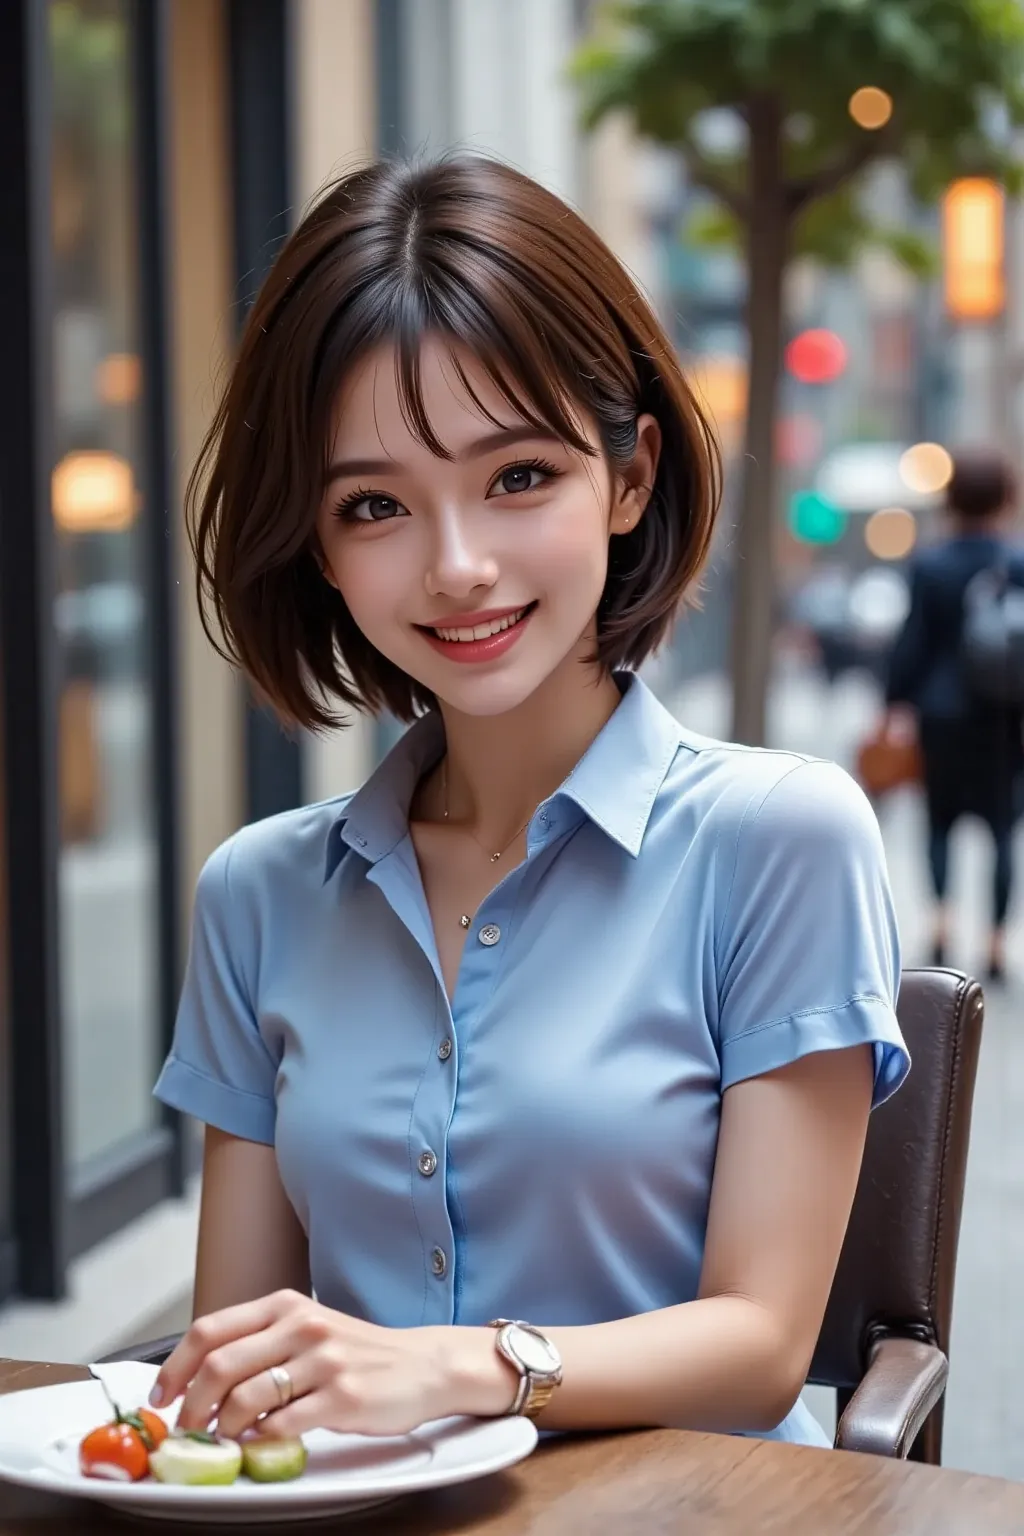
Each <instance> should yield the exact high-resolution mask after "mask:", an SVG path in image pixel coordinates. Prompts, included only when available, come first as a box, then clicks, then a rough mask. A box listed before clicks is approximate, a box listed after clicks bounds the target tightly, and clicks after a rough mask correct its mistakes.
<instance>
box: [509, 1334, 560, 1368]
mask: <svg viewBox="0 0 1024 1536" xmlns="http://www.w3.org/2000/svg"><path fill="white" fill-rule="evenodd" d="M506 1337H507V1338H508V1342H509V1346H510V1348H511V1349H512V1350H514V1352H515V1354H516V1356H517V1357H518V1359H519V1360H521V1361H522V1363H523V1365H524V1366H525V1367H526V1369H527V1370H528V1371H535V1372H536V1373H537V1374H538V1375H539V1376H548V1375H550V1374H551V1372H552V1371H557V1370H558V1367H559V1365H560V1364H561V1362H560V1360H559V1358H558V1355H557V1354H556V1353H555V1351H554V1349H553V1348H551V1346H550V1345H548V1344H547V1343H545V1341H544V1340H543V1339H540V1338H538V1337H537V1335H536V1334H535V1333H528V1332H527V1330H526V1329H525V1328H514V1327H513V1328H510V1329H509V1330H508V1334H507V1335H506Z"/></svg>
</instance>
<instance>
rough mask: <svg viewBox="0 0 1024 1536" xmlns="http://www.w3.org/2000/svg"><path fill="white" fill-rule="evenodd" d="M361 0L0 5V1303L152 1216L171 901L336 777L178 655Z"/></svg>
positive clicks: (358, 124)
mask: <svg viewBox="0 0 1024 1536" xmlns="http://www.w3.org/2000/svg"><path fill="white" fill-rule="evenodd" d="M373 22H374V6H373V3H372V0H345V3H344V4H343V5H337V4H335V0H10V3H8V4H5V5H3V6H0V144H2V145H3V149H4V157H3V160H2V162H0V166H2V169H0V177H2V183H3V184H2V193H3V201H2V204H0V207H2V213H0V294H2V295H3V299H4V310H5V315H4V318H5V342H6V345H5V347H4V352H3V361H4V366H3V368H2V370H0V799H2V802H3V809H4V814H3V816H2V817H0V1302H2V1301H3V1299H4V1298H5V1297H11V1296H14V1295H20V1296H21V1297H24V1298H50V1299H54V1298H59V1297H61V1296H62V1295H64V1294H65V1291H66V1288H67V1276H68V1271H69V1265H71V1264H73V1262H74V1260H75V1259H76V1257H78V1256H79V1255H82V1254H84V1253H86V1252H87V1251H89V1250H91V1249H93V1248H94V1247H95V1245H96V1244H97V1243H98V1242H100V1241H101V1240H102V1239H103V1238H105V1237H107V1236H109V1235H111V1234H114V1233H118V1232H120V1231H121V1230H122V1229H124V1228H126V1227H128V1226H130V1224H132V1223H133V1221H134V1219H135V1218H136V1217H138V1216H140V1215H141V1214H143V1213H144V1212H147V1211H149V1210H150V1208H151V1207H153V1206H156V1205H157V1204H159V1203H160V1202H163V1201H166V1199H167V1198H168V1197H171V1196H176V1195H178V1194H180V1193H181V1192H182V1190H183V1188H185V1187H186V1185H187V1182H188V1179H189V1175H190V1171H194V1168H195V1165H196V1160H197V1151H198V1137H197V1135H196V1128H195V1127H194V1126H192V1125H191V1124H181V1123H179V1121H178V1119H177V1117H176V1116H173V1115H170V1114H167V1113H166V1112H164V1111H163V1110H162V1108H161V1107H160V1106H159V1105H157V1104H156V1103H155V1101H154V1100H153V1099H152V1097H151V1087H152V1083H153V1081H154V1078H155V1075H156V1072H157V1070H158V1067H159V1063H160V1061H161V1059H162V1057H163V1055H164V1052H165V1051H166V1048H167V1045H168V1043H169V1040H170V1037H171V1031H172V1027H173V1019H174V1012H175V1008H176V1003H177V996H178V990H179V987H180V981H181V973H182V968H183V961H184V948H185V943H186V940H187V927H188V921H189V913H190V908H191V898H192V892H193V889H194V885H195V880H196V877H197V875H198V872H199V869H200V867H201V865H202V863H203V861H204V860H205V858H206V857H207V855H208V854H209V853H210V851H211V850H212V849H213V847H215V846H216V845H217V843H219V842H220V841H221V840H222V839H223V838H224V837H225V836H227V835H229V834H230V832H231V831H233V830H234V828H235V827H237V826H238V825H240V824H241V823H242V822H244V821H247V820H252V819H254V818H256V817H258V816H262V815H266V814H269V813H272V812H273V811H275V810H278V809H281V808H283V807H286V806H290V805H294V804H296V803H297V802H298V801H300V800H301V799H302V798H309V797H312V796H315V795H317V794H319V793H321V792H324V791H326V792H328V793H332V792H337V790H338V788H339V787H342V788H343V787H347V785H348V784H349V783H350V782H354V781H356V780H357V779H358V778H359V777H360V776H361V775H362V774H363V773H364V772H365V771H366V768H367V766H368V764H369V763H370V762H371V761H372V758H373V755H374V751H375V746H374V737H373V733H372V732H371V731H369V730H368V729H355V730H353V731H350V732H347V733H344V738H343V739H342V740H339V741H338V742H336V743H331V744H330V745H328V746H326V747H323V748H321V747H320V746H318V745H315V744H313V743H312V742H310V741H305V740H293V739H289V738H288V737H286V736H284V735H283V734H282V732H281V731H280V730H279V728H278V726H277V725H276V723H275V722H274V721H273V720H272V719H271V718H270V717H269V716H267V715H266V714H265V713H263V712H261V711H258V710H256V709H254V708H253V707H252V704H251V701H250V700H249V699H248V697H247V695H246V692H245V690H244V689H243V687H242V686H241V685H240V683H239V681H238V679H237V677H235V675H234V674H233V673H232V672H231V670H230V669H229V668H228V667H227V666H226V665H224V664H222V663H221V662H220V661H218V659H217V658H216V657H215V656H214V655H213V653H212V652H211V650H210V647H209V645H208V643H207V641H206V639H205V637H204V636H203V634H202V630H201V626H200V624H199V620H198V615H197V612H196V608H195V603H194V597H193V591H192V573H191V567H190V557H189V552H188V549H187V545H186V539H185V532H184V526H183V519H182V515H181V507H182V502H183V495H184V489H185V483H186V480H187V477H188V473H189V469H190V467H191V464H192V463H193V461H194V458H195V455H196V452H197V450H198V447H199V443H200V441H201V438H202V434H203V432H204V430H205V428H206V425H207V423H208V421H209V419H210V414H211V412H212V409H213V405H214V401H215V398H216V393H217V388H218V384H219V382H220V380H221V379H222V377H223V367H224V364H225V362H226V361H227V359H228V358H229V356H230V352H231V348H232V346H233V342H234V338H235V336H236V335H237V330H238V326H239V323H240V321H241V318H242V317H243V315H244V312H245V308H246V306H247V304H248V302H249V301H250V299H251V297H252V295H253V293H254V292H255V289H256V287H257V286H258V283H259V280H260V277H261V275H262V273H263V272H264V271H265V269H266V266H267V264H268V263H269V261H270V260H271V259H272V255H273V252H274V250H275V248H276V246H277V244H278V243H279V242H280V240H281V238H282V237H283V236H284V235H285V234H286V233H287V231H288V228H289V227H290V225H291V224H292V222H293V221H294V218H295V214H296V209H297V208H299V207H301V205H302V203H303V202H304V201H305V200H306V199H307V198H308V197H309V196H310V195H312V194H313V193H314V192H315V190H316V188H317V187H318V186H319V185H320V184H321V183H322V182H323V180H324V179H326V177H327V176H329V175H330V174H331V173H332V171H333V170H335V168H336V167H337V166H338V165H339V164H341V163H344V162H345V161H346V160H347V161H348V162H351V160H352V158H353V156H359V157H362V156H365V155H366V154H367V153H372V146H373V142H374V139H375V124H374V122H373V118H372V114H373V111H374V106H373V102H374V88H373V79H374V71H373V69H372V58H373V47H374V36H375V31H374V25H373Z"/></svg>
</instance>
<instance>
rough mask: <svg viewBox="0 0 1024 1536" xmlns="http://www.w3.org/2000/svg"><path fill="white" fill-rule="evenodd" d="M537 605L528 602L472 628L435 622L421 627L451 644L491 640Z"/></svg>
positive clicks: (519, 621)
mask: <svg viewBox="0 0 1024 1536" xmlns="http://www.w3.org/2000/svg"><path fill="white" fill-rule="evenodd" d="M536 606H537V604H536V602H532V603H527V604H526V607H525V608H516V609H515V610H514V611H513V612H512V613H507V614H504V615H503V616H502V617H501V618H500V619H490V620H488V622H487V623H486V624H474V625H473V626H472V628H470V629H438V628H437V627H436V626H435V625H433V624H422V625H420V626H419V627H420V628H421V629H425V630H426V631H427V633H428V634H431V635H436V636H437V638H438V639H439V640H447V641H448V642H449V644H462V645H468V644H470V643H471V642H472V641H474V640H489V639H490V638H491V636H492V635H500V634H502V633H503V632H504V631H505V630H506V629H514V628H515V626H516V625H517V624H519V623H521V622H522V620H523V619H525V618H526V616H527V614H529V613H532V612H533V610H534V608H536Z"/></svg>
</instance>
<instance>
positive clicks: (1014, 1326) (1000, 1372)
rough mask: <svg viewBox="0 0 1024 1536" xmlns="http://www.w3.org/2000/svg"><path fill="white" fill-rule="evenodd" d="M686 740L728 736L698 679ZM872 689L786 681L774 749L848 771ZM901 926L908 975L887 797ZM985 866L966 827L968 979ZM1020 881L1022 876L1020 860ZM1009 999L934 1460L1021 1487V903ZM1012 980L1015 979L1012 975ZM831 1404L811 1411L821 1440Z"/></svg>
mask: <svg viewBox="0 0 1024 1536" xmlns="http://www.w3.org/2000/svg"><path fill="white" fill-rule="evenodd" d="M668 702H669V703H670V706H671V708H672V709H673V711H674V713H675V714H677V715H678V716H679V718H680V719H681V720H683V721H684V722H685V723H686V724H687V725H689V726H691V727H692V728H693V729H694V730H697V731H701V732H705V733H706V734H708V735H722V734H727V733H728V729H729V724H728V714H727V710H728V697H727V693H726V689H725V686H724V683H723V682H722V680H720V679H710V680H708V679H701V680H699V681H697V682H694V683H691V684H688V685H687V686H686V687H685V688H683V689H681V690H676V691H675V692H674V693H673V695H672V696H671V699H670V700H669V701H668ZM876 707H877V704H876V695H875V694H874V691H873V689H872V687H871V686H870V684H868V683H866V682H864V681H862V680H859V679H844V680H843V681H842V682H841V683H840V684H838V685H837V686H836V687H835V688H833V689H830V688H829V687H828V686H827V685H826V684H824V683H823V682H821V681H819V680H818V679H817V678H816V677H813V676H810V675H808V674H806V673H801V672H792V673H787V674H786V675H785V676H784V677H783V678H781V679H780V682H779V686H778V687H777V688H776V690H775V694H774V698H773V701H772V709H771V716H770V725H769V739H770V744H771V745H772V746H777V747H792V748H794V749H795V750H797V751H801V752H810V753H814V754H816V755H818V756H821V757H830V758H834V759H835V760H836V761H837V762H840V763H842V764H843V766H844V767H849V766H850V765H851V763H852V761H853V757H854V753H855V750H856V744H857V742H858V741H859V739H860V737H861V735H862V734H863V732H864V731H865V730H866V729H867V727H868V725H869V723H870V722H871V720H872V719H873V717H874V712H875V709H876ZM879 820H880V823H881V826H882V831H883V835H884V838H885V844H886V854H887V858H888V863H889V873H890V878H891V880H892V886H893V894H894V897H895V900H896V907H897V912H898V914H899V921H900V930H901V935H902V939H903V947H904V956H905V964H907V965H920V964H922V963H925V962H926V951H927V944H928V934H927V927H926V925H927V919H928V886H927V880H926V871H925V865H924V853H923V846H924V845H923V841H922V838H923V822H922V814H921V807H920V804H919V802H918V799H917V797H916V796H915V795H913V794H908V795H899V796H894V797H893V799H892V801H891V802H890V803H889V804H886V805H883V806H882V808H881V813H880V817H879ZM989 859H990V853H989V849H988V847H987V846H986V839H985V836H984V834H983V833H982V832H981V831H980V829H977V828H975V827H973V826H964V827H963V828H962V829H961V830H959V831H958V834H957V837H956V839H955V841H954V845H953V861H954V862H953V882H954V886H953V895H954V899H955V902H956V908H957V911H958V912H959V913H960V914H962V923H961V926H960V929H959V931H958V933H957V939H956V943H955V945H954V947H953V954H952V955H951V957H950V963H951V964H953V965H956V966H958V967H959V968H961V969H963V970H966V971H972V972H975V973H977V970H978V967H979V965H980V963H981V957H982V955H983V953H984V951H983V943H984V933H985V913H986V910H987V900H988V881H989ZM1018 868H1019V869H1021V870H1022V871H1024V846H1021V847H1020V849H1019V862H1018ZM1009 957H1010V967H1011V973H1012V974H1011V979H1010V981H1009V983H1008V985H1007V986H1006V987H1004V988H1001V989H996V990H994V991H992V992H991V993H990V995H989V996H987V997H986V1009H985V1029H984V1035H983V1038H982V1050H981V1063H980V1066H979V1071H978V1085H977V1090H976V1093H975V1100H974V1118H973V1124H972V1135H971V1151H970V1159H969V1162H968V1170H967V1191H966V1195H965V1200H964V1217H963V1225H962V1228H961V1234H960V1251H959V1265H958V1270H957V1287H956V1301H955V1305H954V1315H953V1336H952V1343H951V1351H950V1355H951V1358H950V1384H949V1392H948V1398H947V1405H946V1431H945V1446H944V1455H943V1459H944V1461H945V1463H946V1465H947V1466H951V1467H958V1468H962V1469H964V1470H969V1471H974V1472H990V1473H994V1474H997V1475H999V1476H1002V1477H1015V1478H1024V1392H1022V1390H1021V1387H1020V1377H1019V1370H1020V1366H1019V1362H1021V1361H1022V1360H1024V1309H1022V1304H1021V1298H1022V1297H1024V1219H1022V1218H1024V1028H1022V1026H1021V1012H1022V1004H1024V894H1022V896H1021V898H1020V899H1019V900H1018V902H1017V904H1016V919H1015V921H1014V923H1013V925H1012V928H1011V935H1010V944H1009ZM1015 967H1016V970H1014V968H1015ZM828 1396H829V1394H827V1393H819V1392H810V1393H808V1401H809V1402H810V1403H811V1406H812V1407H813V1408H814V1410H815V1412H819V1413H820V1415H821V1417H822V1420H823V1422H825V1423H826V1425H827V1426H830V1414H831V1404H830V1403H829V1402H828Z"/></svg>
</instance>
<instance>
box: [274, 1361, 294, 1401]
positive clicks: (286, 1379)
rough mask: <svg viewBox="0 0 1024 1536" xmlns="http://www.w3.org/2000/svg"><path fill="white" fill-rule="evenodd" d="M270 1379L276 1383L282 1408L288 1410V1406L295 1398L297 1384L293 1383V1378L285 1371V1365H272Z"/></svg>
mask: <svg viewBox="0 0 1024 1536" xmlns="http://www.w3.org/2000/svg"><path fill="white" fill-rule="evenodd" d="M270 1379H271V1381H272V1382H273V1383H274V1386H275V1387H276V1388H277V1397H278V1402H279V1404H280V1406H281V1407H282V1408H287V1406H288V1404H289V1403H290V1402H291V1400H292V1398H293V1397H294V1396H295V1383H294V1382H293V1381H292V1378H291V1376H290V1375H289V1374H288V1372H287V1371H286V1370H285V1368H284V1366H283V1365H272V1366H271V1367H270Z"/></svg>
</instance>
